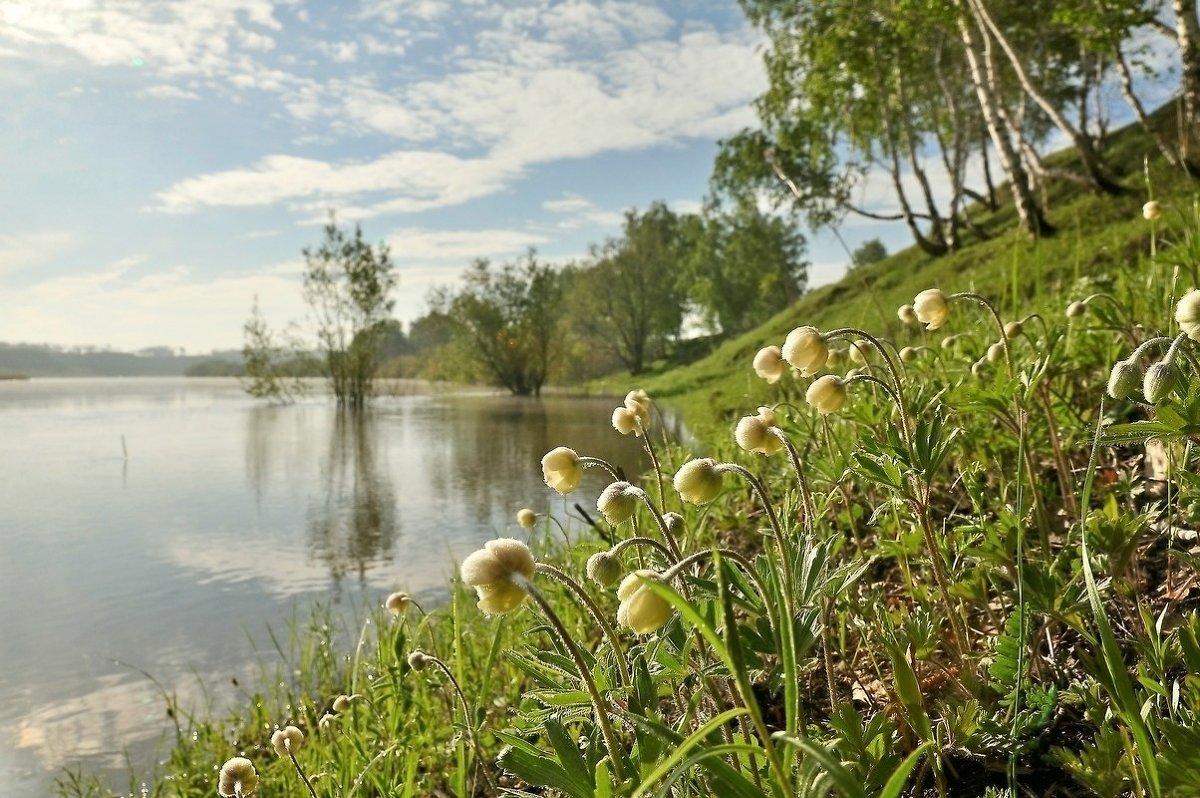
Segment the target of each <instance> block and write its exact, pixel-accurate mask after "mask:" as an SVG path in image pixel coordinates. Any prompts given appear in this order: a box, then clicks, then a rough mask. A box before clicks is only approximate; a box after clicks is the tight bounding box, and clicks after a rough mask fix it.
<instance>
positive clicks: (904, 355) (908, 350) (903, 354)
mask: <svg viewBox="0 0 1200 798" xmlns="http://www.w3.org/2000/svg"><path fill="white" fill-rule="evenodd" d="M899 354H900V359H901V360H903V361H904V362H905V363H912V362H913V361H915V360H916V359H917V356H918V355H919V354H920V352H918V351H917V350H916V349H915V348H914V347H911V346H906V347H904V348H903V349H901V350H900V353H899Z"/></svg>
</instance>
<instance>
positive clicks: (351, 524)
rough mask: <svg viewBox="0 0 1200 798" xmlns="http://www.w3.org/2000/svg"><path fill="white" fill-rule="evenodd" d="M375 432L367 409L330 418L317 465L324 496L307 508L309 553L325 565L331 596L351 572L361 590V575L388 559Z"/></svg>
mask: <svg viewBox="0 0 1200 798" xmlns="http://www.w3.org/2000/svg"><path fill="white" fill-rule="evenodd" d="M376 427H377V423H376V415H375V413H374V412H372V411H371V410H365V411H359V412H355V413H348V412H337V413H335V417H334V419H333V421H332V423H331V427H330V438H329V450H328V452H327V453H326V456H325V459H324V460H323V461H322V463H321V483H322V484H323V485H324V488H325V490H324V495H323V496H321V495H314V498H313V500H312V502H311V503H310V504H309V507H308V514H307V519H308V521H307V523H308V546H309V551H310V552H311V553H312V556H313V557H314V558H315V559H318V560H321V561H324V562H325V564H326V566H327V567H328V569H329V575H330V576H331V577H332V578H333V583H334V584H333V588H334V592H335V593H338V592H340V589H341V586H342V581H343V580H344V579H345V578H346V576H347V575H348V574H351V573H353V574H355V575H356V576H357V581H358V585H359V587H364V588H365V587H366V584H367V581H366V576H367V570H368V569H369V568H371V567H372V566H377V565H380V564H382V563H388V562H391V559H392V545H393V543H394V541H395V539H396V530H397V521H396V497H395V491H394V490H393V488H392V482H391V479H390V478H389V474H388V468H387V467H386V465H383V466H382V467H381V465H380V463H379V461H378V458H379V454H378V451H377V430H376Z"/></svg>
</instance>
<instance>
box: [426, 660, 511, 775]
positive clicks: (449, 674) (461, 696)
mask: <svg viewBox="0 0 1200 798" xmlns="http://www.w3.org/2000/svg"><path fill="white" fill-rule="evenodd" d="M425 659H427V660H428V661H429V662H431V663H433V664H434V665H436V666H437V667H438V669H439V670H440V671H441V672H442V673H444V674H446V678H447V679H449V680H450V685H451V686H452V687H453V688H454V694H455V695H457V696H458V702H459V703H460V704H462V711H463V727H464V728H466V730H467V736H468V737H470V738H471V746H472V747H473V748H474V749H475V756H476V757H478V759H479V768H480V770H482V771H483V778H484V780H485V781H486V782H487V783H488V787H489V788H490V789H491V791H492V792H495V791H496V782H495V781H493V780H492V774H491V772H490V771H488V768H487V764H486V762H487V754H485V753H484V752H483V746H482V745H480V744H479V738H478V737H476V736H475V724H474V723H472V722H471V705H470V704H468V703H467V696H466V694H465V693H463V691H462V686H461V685H459V683H458V679H455V678H454V672H453V671H451V670H450V666H449V665H447V664H446V663H444V662H442V661H441V660H440V659H438V658H437V657H435V656H433V655H431V654H426V655H425Z"/></svg>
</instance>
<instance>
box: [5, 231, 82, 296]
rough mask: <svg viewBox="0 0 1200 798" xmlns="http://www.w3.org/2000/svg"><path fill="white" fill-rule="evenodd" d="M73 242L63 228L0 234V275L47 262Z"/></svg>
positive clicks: (71, 237)
mask: <svg viewBox="0 0 1200 798" xmlns="http://www.w3.org/2000/svg"><path fill="white" fill-rule="evenodd" d="M74 243H75V237H74V236H73V235H72V234H71V233H68V232H67V231H65V230H44V231H41V232H37V233H20V234H17V235H0V277H3V276H4V275H6V274H14V273H16V272H19V271H21V270H23V269H28V268H29V267H31V266H40V265H42V264H45V263H48V262H49V261H51V260H53V259H54V258H56V257H58V256H59V255H62V254H63V253H64V252H66V251H68V250H69V249H70V248H71V246H72V245H73V244H74ZM6 312H7V311H6Z"/></svg>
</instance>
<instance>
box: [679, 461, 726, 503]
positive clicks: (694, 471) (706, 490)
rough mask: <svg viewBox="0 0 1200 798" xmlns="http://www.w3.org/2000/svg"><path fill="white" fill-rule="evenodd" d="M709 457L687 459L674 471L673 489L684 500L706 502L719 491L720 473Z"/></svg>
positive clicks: (714, 462) (713, 497)
mask: <svg viewBox="0 0 1200 798" xmlns="http://www.w3.org/2000/svg"><path fill="white" fill-rule="evenodd" d="M716 466H717V464H716V461H714V460H713V459H712V458H711V457H702V458H698V459H696V460H689V461H688V462H686V463H684V464H683V465H682V466H680V467H679V470H678V471H676V472H675V480H674V483H673V484H674V485H675V490H676V491H677V492H678V493H679V497H680V498H681V499H683V500H684V501H685V502H691V503H692V504H707V503H708V502H710V501H712V500H713V499H715V498H716V497H717V494H718V493H720V492H721V475H720V473H718V472H717V468H716Z"/></svg>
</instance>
